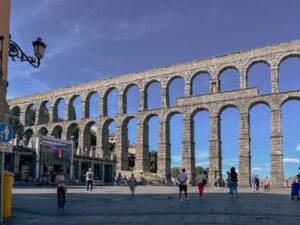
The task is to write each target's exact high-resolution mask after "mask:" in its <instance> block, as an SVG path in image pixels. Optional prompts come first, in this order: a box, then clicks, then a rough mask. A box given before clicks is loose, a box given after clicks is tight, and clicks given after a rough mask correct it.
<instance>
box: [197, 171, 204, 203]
mask: <svg viewBox="0 0 300 225" xmlns="http://www.w3.org/2000/svg"><path fill="white" fill-rule="evenodd" d="M196 183H197V185H198V188H199V195H200V199H202V198H203V191H204V186H205V183H206V176H205V174H204V173H203V171H202V170H200V173H199V174H198V175H197V177H196Z"/></svg>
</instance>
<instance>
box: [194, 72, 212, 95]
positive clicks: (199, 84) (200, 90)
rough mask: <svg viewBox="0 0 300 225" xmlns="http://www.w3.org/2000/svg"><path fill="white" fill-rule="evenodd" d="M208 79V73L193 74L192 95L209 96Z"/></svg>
mask: <svg viewBox="0 0 300 225" xmlns="http://www.w3.org/2000/svg"><path fill="white" fill-rule="evenodd" d="M210 79H211V77H210V75H209V73H198V74H195V75H194V77H193V79H192V95H202V94H209V93H210V90H209V85H210V84H209V82H210Z"/></svg>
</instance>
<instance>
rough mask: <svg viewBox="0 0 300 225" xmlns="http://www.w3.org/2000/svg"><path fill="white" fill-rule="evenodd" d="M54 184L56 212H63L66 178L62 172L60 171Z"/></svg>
mask: <svg viewBox="0 0 300 225" xmlns="http://www.w3.org/2000/svg"><path fill="white" fill-rule="evenodd" d="M55 184H56V186H57V205H58V210H59V211H63V210H64V206H65V202H66V191H67V188H66V177H65V174H64V170H63V169H60V170H59V173H58V175H57V176H56V178H55Z"/></svg>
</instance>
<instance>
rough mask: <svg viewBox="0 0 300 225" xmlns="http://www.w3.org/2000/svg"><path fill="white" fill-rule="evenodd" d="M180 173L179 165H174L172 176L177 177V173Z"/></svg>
mask: <svg viewBox="0 0 300 225" xmlns="http://www.w3.org/2000/svg"><path fill="white" fill-rule="evenodd" d="M179 173H180V170H179V169H178V168H177V167H173V168H172V169H171V176H172V177H175V178H176V177H177V175H178V174H179Z"/></svg>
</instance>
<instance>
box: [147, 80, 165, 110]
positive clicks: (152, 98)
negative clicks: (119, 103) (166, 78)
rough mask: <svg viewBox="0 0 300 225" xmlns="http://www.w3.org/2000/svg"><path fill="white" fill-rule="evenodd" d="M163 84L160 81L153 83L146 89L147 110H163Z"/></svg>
mask: <svg viewBox="0 0 300 225" xmlns="http://www.w3.org/2000/svg"><path fill="white" fill-rule="evenodd" d="M161 89H162V87H161V84H160V82H158V81H153V82H150V83H148V84H147V86H146V88H145V108H146V109H158V108H161V106H162V102H161V100H162V99H161Z"/></svg>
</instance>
